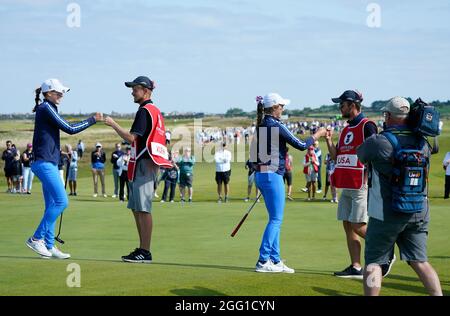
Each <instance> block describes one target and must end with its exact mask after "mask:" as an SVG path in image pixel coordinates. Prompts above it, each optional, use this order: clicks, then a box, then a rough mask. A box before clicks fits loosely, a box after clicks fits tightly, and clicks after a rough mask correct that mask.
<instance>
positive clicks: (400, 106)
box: [381, 97, 410, 115]
mask: <svg viewBox="0 0 450 316" xmlns="http://www.w3.org/2000/svg"><path fill="white" fill-rule="evenodd" d="M409 108H410V105H409V102H408V100H406V99H405V98H402V97H393V98H392V99H390V100H389V101H388V102H387V103H386V105H385V106H384V107H383V108H382V109H381V111H383V112H389V113H392V114H403V115H407V114H408V113H409Z"/></svg>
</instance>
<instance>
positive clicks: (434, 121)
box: [408, 98, 440, 137]
mask: <svg viewBox="0 0 450 316" xmlns="http://www.w3.org/2000/svg"><path fill="white" fill-rule="evenodd" d="M439 117H440V116H439V111H438V110H436V109H435V108H434V106H432V105H429V104H428V103H426V102H424V101H423V100H422V99H421V98H418V99H417V100H416V101H415V102H414V103H413V104H412V105H411V109H410V111H409V117H408V123H409V127H410V128H411V129H412V130H413V131H414V132H415V133H419V134H421V135H423V136H431V137H436V136H438V135H439V134H440V130H439Z"/></svg>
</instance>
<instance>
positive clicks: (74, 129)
mask: <svg viewBox="0 0 450 316" xmlns="http://www.w3.org/2000/svg"><path fill="white" fill-rule="evenodd" d="M44 110H45V113H46V115H47V118H48V120H50V121H51V122H52V123H53V124H55V125H56V126H58V128H59V129H60V130H62V131H63V132H65V133H67V134H69V135H73V134H77V133H80V132H82V131H84V130H85V129H86V128H88V127H89V126H92V125H94V124H95V123H96V121H95V118H94V117H90V118H88V119H87V120H84V121H81V122H78V123H75V124H70V123H69V122H67V121H66V120H65V119H63V118H62V117H61V115H59V114H58V112H56V111H55V110H54V109H53V108H52V107H51V105H49V104H46V105H45V108H44Z"/></svg>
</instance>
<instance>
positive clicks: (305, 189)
mask: <svg viewBox="0 0 450 316" xmlns="http://www.w3.org/2000/svg"><path fill="white" fill-rule="evenodd" d="M300 191H302V192H308V189H307V188H303V189H300Z"/></svg>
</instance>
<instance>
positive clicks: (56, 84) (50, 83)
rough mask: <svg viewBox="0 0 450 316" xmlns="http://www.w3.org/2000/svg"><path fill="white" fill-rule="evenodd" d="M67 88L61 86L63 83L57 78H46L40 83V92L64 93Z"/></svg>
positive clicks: (67, 90)
mask: <svg viewBox="0 0 450 316" xmlns="http://www.w3.org/2000/svg"><path fill="white" fill-rule="evenodd" d="M69 90H70V89H69V88H67V87H65V86H63V84H62V83H61V82H60V81H59V80H58V79H47V80H45V81H44V83H43V84H42V85H41V91H42V93H45V92H49V91H56V92H59V93H66V92H69Z"/></svg>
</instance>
